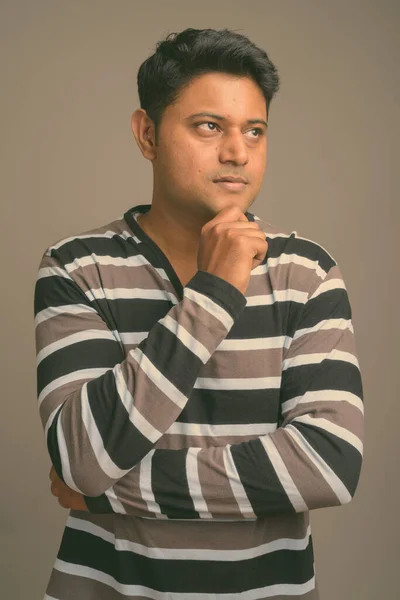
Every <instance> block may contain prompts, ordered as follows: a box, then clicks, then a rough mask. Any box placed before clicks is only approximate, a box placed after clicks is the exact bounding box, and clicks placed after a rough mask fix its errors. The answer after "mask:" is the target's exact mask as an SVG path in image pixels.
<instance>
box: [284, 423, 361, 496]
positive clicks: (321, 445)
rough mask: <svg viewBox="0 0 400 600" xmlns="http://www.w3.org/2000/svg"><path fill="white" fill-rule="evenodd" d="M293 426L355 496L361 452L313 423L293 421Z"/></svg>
mask: <svg viewBox="0 0 400 600" xmlns="http://www.w3.org/2000/svg"><path fill="white" fill-rule="evenodd" d="M292 425H293V426H294V427H296V429H298V430H299V431H300V433H301V434H302V435H303V436H304V437H305V439H306V440H307V442H309V444H310V445H311V446H312V447H313V448H314V450H315V451H316V452H317V453H318V454H319V455H320V456H321V457H322V458H323V460H324V461H325V462H326V463H327V464H328V465H329V466H330V468H331V469H332V471H334V473H335V474H336V475H337V476H338V477H339V479H341V480H342V482H343V483H344V485H345V486H346V488H347V489H348V491H349V492H350V494H351V496H353V494H354V492H355V489H356V487H357V484H358V480H359V477H360V471H361V463H362V456H361V454H360V453H359V451H358V450H357V449H356V448H354V446H352V445H351V444H350V443H349V442H346V441H345V440H342V438H339V437H337V436H336V435H334V434H333V433H331V432H330V431H326V430H325V429H322V428H321V427H318V426H317V425H313V424H312V423H299V422H297V421H293V422H292Z"/></svg>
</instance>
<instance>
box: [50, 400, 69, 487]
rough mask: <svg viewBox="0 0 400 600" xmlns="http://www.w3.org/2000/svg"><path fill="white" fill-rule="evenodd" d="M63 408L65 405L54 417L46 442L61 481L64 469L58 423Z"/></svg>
mask: <svg viewBox="0 0 400 600" xmlns="http://www.w3.org/2000/svg"><path fill="white" fill-rule="evenodd" d="M62 408H63V407H62V405H61V406H60V408H59V409H58V411H57V413H56V415H55V417H54V420H53V422H52V424H51V425H50V427H49V429H48V431H47V440H46V444H47V450H48V452H49V455H50V458H51V462H52V464H53V467H54V469H55V471H56V473H57V475H58V476H59V478H60V479H61V481H64V478H63V474H62V469H61V457H60V450H59V447H58V436H57V423H58V419H59V418H60V413H61V411H62ZM64 483H65V481H64Z"/></svg>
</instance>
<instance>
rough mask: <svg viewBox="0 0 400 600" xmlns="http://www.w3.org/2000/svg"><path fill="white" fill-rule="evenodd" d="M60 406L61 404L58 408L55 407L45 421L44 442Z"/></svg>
mask: <svg viewBox="0 0 400 600" xmlns="http://www.w3.org/2000/svg"><path fill="white" fill-rule="evenodd" d="M60 406H61V404H59V405H58V406H56V407H55V409H54V410H53V412H51V413H50V416H49V418H48V419H47V423H46V426H45V428H44V437H45V439H46V440H47V434H48V431H49V429H50V427H51V426H52V423H53V421H54V417H55V416H56V413H57V411H58V410H59V408H60Z"/></svg>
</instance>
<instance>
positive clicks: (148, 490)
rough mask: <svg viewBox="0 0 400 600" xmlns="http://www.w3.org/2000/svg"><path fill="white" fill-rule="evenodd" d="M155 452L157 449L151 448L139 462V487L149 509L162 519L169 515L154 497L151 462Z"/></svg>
mask: <svg viewBox="0 0 400 600" xmlns="http://www.w3.org/2000/svg"><path fill="white" fill-rule="evenodd" d="M154 452H155V449H154V450H150V452H149V453H148V454H146V456H145V457H144V458H143V459H142V460H141V461H140V463H139V465H140V466H139V467H138V468H140V474H139V488H140V492H141V494H142V498H143V500H144V502H146V504H147V508H148V509H149V511H150V512H153V513H155V515H156V516H157V517H159V518H160V519H165V518H167V517H166V515H163V514H162V512H161V508H160V506H159V504H158V503H157V502H156V499H155V498H154V494H153V488H152V485H151V469H152V467H151V463H152V460H153V454H154Z"/></svg>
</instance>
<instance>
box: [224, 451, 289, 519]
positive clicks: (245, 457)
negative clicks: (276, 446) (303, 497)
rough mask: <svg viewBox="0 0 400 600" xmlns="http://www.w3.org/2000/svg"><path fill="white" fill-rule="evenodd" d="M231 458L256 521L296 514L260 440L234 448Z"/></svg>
mask: <svg viewBox="0 0 400 600" xmlns="http://www.w3.org/2000/svg"><path fill="white" fill-rule="evenodd" d="M231 454H232V458H233V461H234V463H235V465H236V468H237V471H238V474H239V477H240V480H241V482H242V484H243V487H244V489H245V491H246V494H247V497H248V499H249V500H250V504H251V506H252V508H253V511H254V513H255V514H256V515H257V517H263V516H266V515H268V516H271V515H274V514H281V513H287V512H289V513H294V512H295V510H294V508H293V506H292V503H291V502H290V500H289V498H288V495H287V493H286V492H285V490H284V488H283V486H282V484H281V482H280V480H279V478H278V476H277V474H276V471H275V469H274V467H273V465H272V463H271V461H270V459H269V457H268V454H267V453H266V451H265V448H264V446H263V445H262V443H261V441H260V440H250V441H248V442H242V443H241V444H235V445H233V446H231Z"/></svg>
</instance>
